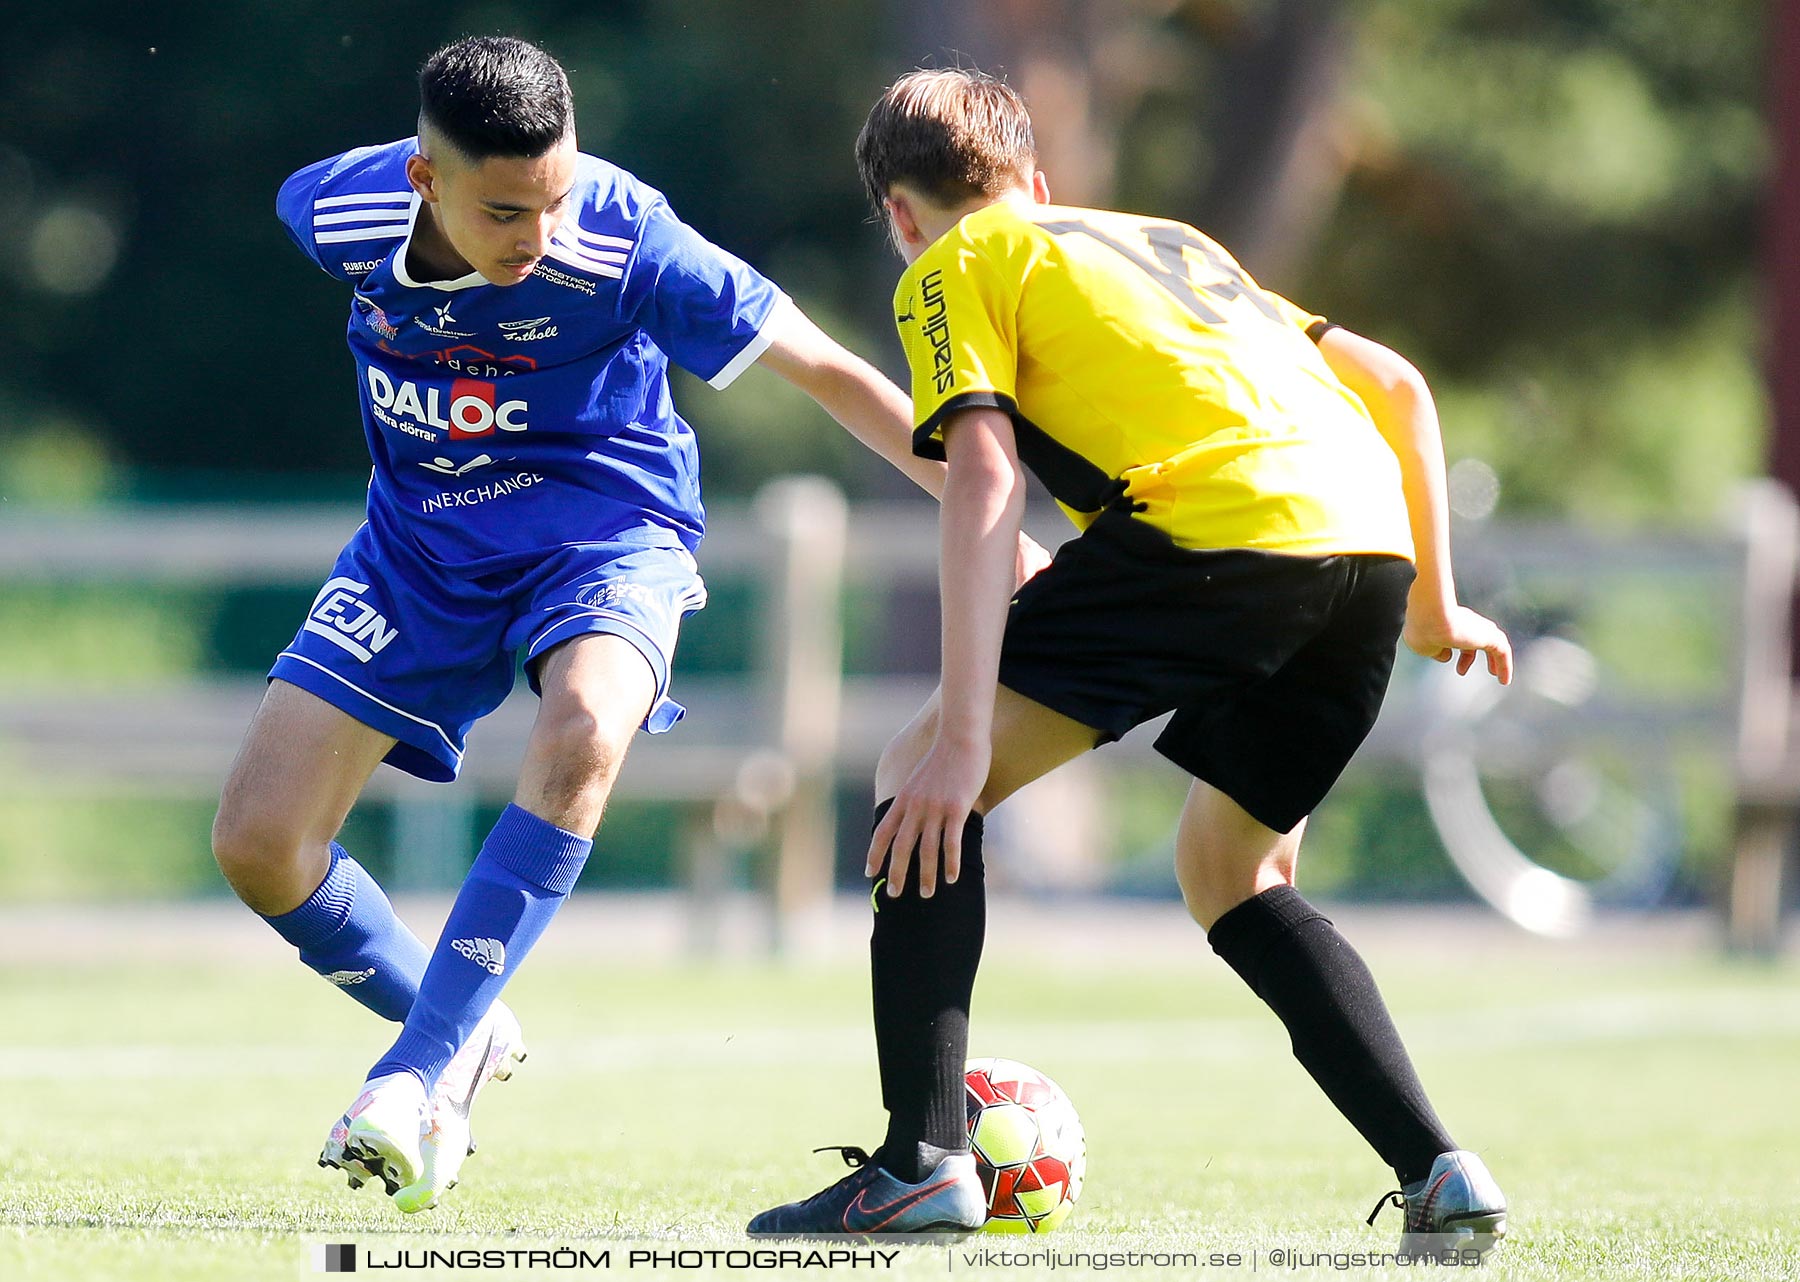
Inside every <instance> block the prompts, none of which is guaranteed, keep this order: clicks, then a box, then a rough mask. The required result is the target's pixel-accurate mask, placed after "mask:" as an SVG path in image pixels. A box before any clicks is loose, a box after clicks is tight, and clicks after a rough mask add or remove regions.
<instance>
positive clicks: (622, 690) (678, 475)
mask: <svg viewBox="0 0 1800 1282" xmlns="http://www.w3.org/2000/svg"><path fill="white" fill-rule="evenodd" d="M420 90H421V110H420V115H419V132H418V136H417V138H407V139H403V140H401V141H399V142H393V143H388V144H386V145H383V146H375V147H362V148H358V149H356V150H353V151H348V152H345V153H344V154H342V155H339V156H334V157H332V158H331V159H329V160H324V161H321V162H319V163H318V164H315V165H310V166H308V167H307V168H305V169H302V170H300V171H299V172H298V173H296V174H294V175H293V176H292V177H291V178H289V179H288V180H287V182H286V183H285V184H283V186H282V188H281V192H280V196H279V199H278V212H279V214H280V216H281V220H282V222H283V223H285V224H286V226H287V230H288V232H289V234H290V235H291V236H292V237H293V239H294V241H295V242H296V243H297V244H298V245H299V247H300V249H301V250H302V251H303V252H304V253H305V254H306V255H307V256H308V257H309V258H311V259H312V260H313V261H314V262H315V263H316V264H317V265H318V266H320V267H321V268H323V269H324V270H325V271H326V272H327V273H328V274H330V275H331V276H333V277H336V278H337V279H339V280H342V281H344V282H346V283H348V284H349V285H351V286H352V289H353V291H354V292H353V295H352V305H351V312H350V322H349V333H348V340H349V345H350V351H351V353H352V354H353V356H354V357H355V362H356V373H357V384H358V392H359V395H360V399H361V405H362V418H363V429H364V432H365V434H366V436H367V438H368V445H369V452H370V454H371V455H372V456H373V459H374V472H373V475H372V477H371V479H370V483H369V494H368V519H367V522H366V523H365V524H364V525H363V526H362V527H361V528H360V529H359V530H358V531H357V532H356V534H355V536H354V537H353V538H352V539H351V540H350V543H349V545H348V546H346V547H345V548H344V550H343V552H342V554H341V555H340V556H339V558H338V562H337V564H336V565H335V566H334V567H333V568H332V570H331V574H330V576H329V578H328V580H327V581H326V583H325V586H324V587H323V588H322V589H321V590H320V592H319V594H318V596H317V598H316V599H315V601H314V602H313V605H312V608H311V610H310V612H309V613H308V615H307V617H306V620H305V622H304V624H303V625H302V627H301V629H300V631H299V632H298V633H297V634H296V636H295V637H294V639H293V641H292V642H291V643H290V644H289V645H288V646H287V648H286V649H285V650H283V651H282V652H281V654H280V656H279V657H278V658H277V659H276V661H275V665H274V668H273V670H272V671H271V672H270V683H269V688H268V691H267V693H266V695H265V697H264V699H263V702H262V704H261V706H260V707H259V709H258V710H257V712H256V715H255V717H254V719H253V720H252V722H251V724H250V728H249V730H248V733H247V734H246V736H245V741H244V744H243V746H242V748H241V749H240V751H239V754H238V757H237V760H236V762H235V763H234V765H233V767H232V770H231V774H230V777H229V779H228V780H227V782H226V784H225V788H224V794H223V797H222V799H221V802H220V807H219V812H218V817H217V820H216V822H215V825H214V831H213V849H214V853H215V856H216V858H217V860H218V862H219V866H220V868H221V869H222V870H223V872H224V874H225V876H226V878H227V880H229V882H230V883H231V885H232V887H233V889H234V890H236V892H237V893H238V895H239V897H240V898H241V899H243V901H244V902H245V903H246V904H247V905H249V906H250V907H251V908H252V909H254V910H255V911H256V912H257V913H259V914H261V915H262V916H263V917H264V918H265V919H266V920H267V921H268V922H269V924H270V925H271V926H273V927H274V929H275V930H276V931H277V932H278V933H279V934H280V935H281V936H282V937H283V938H284V939H285V940H287V941H288V942H289V943H290V944H292V945H294V946H295V947H296V948H297V949H298V950H299V953H300V958H301V960H302V961H303V962H305V963H306V964H307V965H308V966H310V967H312V968H313V969H314V970H315V971H317V972H318V973H319V974H321V975H322V976H324V977H325V978H326V979H328V980H329V981H331V982H332V983H334V984H337V985H339V986H341V987H342V988H343V989H344V991H345V992H346V993H348V994H349V995H350V996H351V997H353V998H355V999H356V1000H357V1001H359V1002H361V1003H362V1004H363V1005H364V1006H366V1007H368V1008H369V1009H371V1010H373V1011H374V1012H376V1013H377V1014H379V1015H382V1016H384V1017H385V1018H387V1019H390V1020H394V1021H397V1022H401V1023H402V1024H403V1028H402V1030H401V1032H400V1034H399V1037H398V1038H397V1039H396V1041H395V1042H394V1044H393V1047H392V1048H391V1049H390V1050H389V1051H388V1052H387V1053H386V1054H384V1055H383V1056H382V1057H381V1058H380V1060H378V1061H377V1062H376V1063H375V1065H374V1066H373V1067H372V1068H371V1069H370V1070H369V1073H368V1076H367V1079H366V1081H365V1083H364V1085H363V1087H362V1089H361V1091H360V1092H359V1093H358V1095H357V1098H356V1100H355V1102H354V1103H353V1104H351V1106H350V1108H349V1109H348V1110H347V1111H346V1112H345V1114H344V1116H343V1117H342V1118H341V1119H339V1121H338V1123H337V1125H336V1126H334V1127H333V1128H332V1129H331V1131H330V1134H329V1137H328V1139H327V1141H326V1144H325V1147H324V1151H323V1152H322V1154H321V1156H320V1159H319V1160H320V1164H321V1165H325V1166H333V1167H337V1168H339V1169H342V1170H344V1171H345V1172H346V1173H347V1174H348V1175H349V1177H350V1183H351V1185H352V1187H357V1186H359V1185H360V1184H361V1183H363V1182H364V1181H366V1180H368V1179H370V1178H374V1179H379V1180H381V1181H382V1182H383V1183H384V1185H385V1186H386V1188H387V1191H388V1192H389V1193H390V1194H391V1195H392V1196H393V1198H394V1201H395V1203H396V1204H397V1205H399V1207H400V1208H401V1209H402V1210H404V1211H417V1210H422V1209H424V1208H427V1207H430V1206H432V1205H434V1204H435V1203H436V1201H437V1199H438V1197H439V1196H440V1195H441V1194H442V1193H443V1192H444V1191H445V1190H446V1189H447V1188H449V1187H451V1186H452V1185H453V1184H454V1183H455V1181H456V1178H457V1174H458V1171H459V1169H460V1167H461V1165H462V1162H463V1159H464V1157H465V1156H466V1154H467V1153H468V1152H469V1151H470V1147H471V1146H470V1143H469V1123H468V1112H469V1104H470V1103H471V1101H472V1100H473V1098H474V1096H475V1094H476V1092H477V1091H479V1090H480V1089H481V1087H482V1086H483V1085H484V1084H485V1083H486V1082H487V1081H489V1080H491V1079H494V1078H504V1077H506V1076H508V1075H509V1074H510V1072H511V1065H512V1063H513V1062H514V1061H516V1060H518V1059H521V1058H523V1046H522V1042H521V1037H520V1031H519V1025H518V1021H517V1020H516V1019H515V1018H514V1017H513V1015H512V1013H511V1012H510V1011H509V1010H507V1008H506V1007H505V1006H504V1005H503V1004H502V1003H500V1002H498V1001H497V1000H496V998H497V996H498V994H499V992H500V989H501V986H502V985H503V984H504V983H505V982H506V980H507V979H508V977H510V976H511V975H512V974H513V973H514V972H515V971H516V970H517V969H518V967H519V965H520V963H521V962H522V961H523V960H524V958H525V956H526V954H527V953H528V952H529V951H530V949H531V947H532V944H533V943H534V942H535V941H536V940H537V938H538V937H539V936H540V934H541V933H542V932H543V930H544V928H545V926H546V925H547V924H548V923H549V921H550V919H551V917H552V916H553V915H554V914H555V912H556V910H557V908H558V906H559V905H560V904H561V903H562V901H563V899H564V898H565V897H566V896H567V895H568V893H569V891H570V890H571V889H572V888H573V886H574V885H575V881H576V878H577V876H578V875H579V874H580V872H581V869H582V866H583V864H584V863H585V861H586V860H587V858H588V854H589V850H590V848H591V845H592V839H593V836H594V833H595V830H596V828H597V826H598V824H599V822H600V816H601V811H602V809H603V807H604V805H605V802H606V798H607V795H608V792H609V790H610V789H611V786H612V783H613V780H614V778H615V777H616V775H617V773H618V770H619V766H620V762H621V760H622V759H623V757H624V755H625V749H626V745H627V743H628V741H629V739H630V737H631V735H632V732H633V731H634V730H635V729H636V728H637V727H638V726H639V725H642V726H643V727H644V728H645V729H646V730H648V731H650V732H651V733H659V732H661V731H665V730H667V729H669V728H670V727H671V726H672V725H673V724H674V723H675V722H676V721H678V720H679V719H680V718H681V716H682V709H681V707H680V706H679V705H678V704H676V703H674V702H673V701H672V700H671V699H670V698H669V696H668V686H669V665H670V659H671V656H672V654H673V652H674V649H675V639H676V632H677V628H678V625H679V623H680V621H681V619H682V617H683V616H684V615H685V614H687V613H689V612H691V611H693V610H697V609H699V608H700V607H701V605H702V604H703V603H704V602H705V596H706V594H705V589H704V587H703V585H702V583H701V579H700V577H699V575H698V574H697V573H696V567H695V561H694V551H695V549H696V547H697V546H698V544H699V542H700V537H701V533H702V524H703V513H702V509H701V504H700V491H699V477H698V467H697V456H696V451H695V443H694V436H693V433H692V432H691V431H690V429H689V428H688V426H687V424H686V423H684V422H683V421H682V420H681V418H680V416H679V415H678V414H677V413H676V411H675V408H674V406H673V405H672V404H671V402H670V396H669V385H668V379H667V370H668V364H669V362H670V361H671V360H672V361H674V362H676V363H677V364H679V365H681V366H683V367H684V368H686V369H688V370H690V371H692V372H693V373H695V374H697V375H699V376H700V377H702V378H704V379H706V380H707V381H708V382H709V383H711V384H712V385H713V386H715V387H724V386H726V385H727V384H729V383H730V382H731V381H732V380H733V379H735V378H736V377H737V376H738V375H739V374H740V373H742V372H743V370H744V369H746V368H747V367H748V366H749V365H751V364H752V363H761V364H763V365H765V366H767V367H769V368H771V369H773V370H774V371H775V372H776V373H777V374H779V375H781V376H782V377H784V378H785V379H787V380H788V381H790V382H792V383H793V384H795V385H796V386H798V387H800V388H801V389H803V390H804V391H806V392H808V393H809V394H810V395H811V396H812V397H813V398H814V399H815V400H817V401H818V403H819V404H820V405H821V406H823V407H824V408H825V409H826V410H827V411H828V412H830V413H831V414H832V416H833V417H834V418H836V419H837V420H838V421H839V422H840V423H842V424H843V425H844V426H845V427H847V428H848V429H849V430H850V431H852V432H853V433H854V434H855V435H857V436H858V437H859V438H860V439H861V440H863V441H864V442H865V443H866V444H868V445H869V446H870V447H871V448H873V449H875V450H876V451H877V452H878V453H880V454H882V455H883V456H884V457H886V458H887V459H889V460H890V461H892V462H893V463H894V464H895V466H897V467H899V468H900V469H901V470H902V471H904V472H905V473H906V474H907V475H909V476H910V477H912V478H913V479H914V480H915V481H917V482H918V483H919V484H920V485H922V486H924V487H925V488H926V489H928V490H930V491H932V492H933V493H939V494H941V493H942V489H943V469H942V467H941V466H940V465H938V464H934V463H930V462H927V461H925V460H917V459H914V458H913V456H912V452H911V448H910V442H911V425H912V419H911V409H910V403H909V402H908V400H907V398H906V397H905V396H904V395H903V394H902V393H901V392H900V391H899V389H897V388H895V387H894V386H893V385H892V384H891V383H889V382H888V381H887V380H886V379H885V378H884V377H882V376H881V375H880V374H879V373H877V372H876V371H875V370H874V369H872V368H871V367H870V366H868V365H867V364H865V363H864V362H862V361H860V360H858V359H857V358H856V357H854V356H852V355H851V354H850V353H849V352H847V351H845V350H844V349H843V348H841V347H839V346H838V345H837V344H836V343H834V342H833V341H832V340H831V339H829V338H827V337H826V336H825V335H824V334H823V333H821V332H820V331H819V330H818V329H817V327H815V326H814V325H813V324H812V323H811V322H810V321H808V320H807V319H806V318H805V317H804V316H803V315H802V314H801V312H800V311H799V309H798V308H796V307H795V306H794V305H793V303H792V302H790V301H789V300H788V299H787V298H786V296H785V295H784V294H783V293H782V292H781V291H780V290H779V289H777V288H776V287H775V286H774V285H773V284H771V283H770V282H769V281H768V280H767V279H765V278H764V277H763V276H761V275H759V274H758V273H757V272H756V271H755V270H753V269H752V268H750V267H749V266H747V265H746V264H745V263H743V262H742V261H740V260H739V259H737V258H735V257H733V256H732V255H731V254H729V253H727V252H725V251H724V250H722V249H719V248H718V247H717V246H715V245H712V244H710V243H709V242H708V241H706V240H705V239H703V238H702V237H701V236H700V235H699V234H697V233H696V232H695V231H693V230H692V229H690V228H689V227H687V226H686V225H685V224H683V223H682V222H681V221H680V220H679V219H677V218H676V216H675V214H674V213H673V212H672V211H671V210H670V208H669V205H668V203H667V201H665V200H664V198H663V197H662V195H661V194H660V193H659V192H657V191H656V190H654V189H653V188H651V187H648V186H646V185H645V184H644V183H642V182H640V181H639V180H638V179H637V178H635V177H634V176H632V175H631V174H629V173H627V172H625V171H624V170H622V169H620V168H618V167H617V166H615V165H612V164H609V163H608V162H606V161H604V160H600V159H597V158H595V157H593V156H589V155H585V154H582V153H581V152H579V151H578V150H577V149H576V142H575V133H574V109H573V103H572V99H571V96H570V92H569V85H568V81H567V78H566V77H565V75H564V73H563V70H562V68H561V67H560V66H559V65H558V64H557V62H556V60H555V59H554V58H552V57H551V56H550V55H549V54H547V53H545V52H544V51H542V50H541V49H538V48H537V47H535V46H533V45H531V44H528V43H526V42H523V41H519V40H514V39H509V38H501V37H479V38H472V39H465V40H461V41H458V42H456V43H454V44H452V45H449V46H447V47H446V48H444V49H442V50H440V51H439V52H437V53H436V54H434V55H433V56H432V57H431V58H430V59H429V60H428V61H427V62H426V64H425V66H424V67H423V69H422V70H421V72H420ZM1035 551H1036V550H1035V545H1031V546H1030V548H1029V549H1028V550H1026V551H1023V552H1022V556H1030V555H1033V554H1034V552H1035ZM515 654H516V655H519V656H520V657H522V658H523V660H524V665H525V671H526V674H527V676H528V679H529V680H530V683H531V685H532V687H533V689H534V690H536V691H537V693H538V695H539V696H540V703H539V707H538V713H537V718H536V721H535V724H534V725H533V728H532V732H531V737H530V741H529V744H528V746H527V748H526V751H525V758H524V762H523V764H522V766H521V769H520V774H519V782H518V788H517V791H516V793H515V795H514V798H513V803H512V804H511V805H509V806H508V807H507V808H506V810H505V812H504V813H503V814H502V815H501V816H500V819H499V821H498V822H497V823H496V824H495V826H494V828H493V830H492V832H491V833H489V834H488V836H487V839H486V841H485V842H484V843H483V845H482V848H481V851H480V853H479V855H478V856H477V858H476V860H475V863H474V865H473V867H472V868H471V869H470V871H469V874H468V877H467V879H466V880H465V881H464V882H463V885H462V888H461V890H460V892H459V893H458V895H457V898H456V901H455V903H454V906H453V907H452V908H451V911H450V916H449V919H448V921H447V922H446V924H445V926H444V929H443V934H442V936H441V937H440V938H439V940H438V942H437V945H436V947H435V948H434V949H427V948H426V946H425V945H424V944H423V943H422V942H421V941H420V940H419V939H418V938H417V937H416V936H414V935H413V934H412V933H411V932H410V931H409V930H408V929H407V928H406V926H405V925H403V924H402V923H401V922H400V920H399V919H398V917H396V916H395V914H394V910H393V908H392V906H391V905H390V904H389V902H388V900H387V897H386V896H385V895H384V894H383V893H382V890H381V888H380V887H379V886H378V885H377V884H376V883H375V882H374V880H372V879H371V878H370V876H369V874H368V873H367V872H366V871H365V870H364V869H363V868H362V867H361V866H359V865H358V864H357V862H356V861H355V860H354V859H353V858H351V857H350V855H349V854H347V853H346V852H345V851H344V849H343V848H342V847H341V846H339V845H338V844H337V843H336V841H335V838H336V836H337V834H338V831H339V829H340V828H341V826H342V824H343V822H344V819H345V817H346V815H347V814H348V812H349V810H350V807H351V805H352V804H353V803H354V802H355V800H356V798H357V796H358V795H359V794H360V792H361V791H362V788H363V786H364V785H365V784H366V782H367V781H368V779H369V777H370V775H371V774H372V773H373V772H374V770H375V767H376V766H377V765H379V764H380V763H381V762H383V761H386V762H388V763H389V764H391V765H394V766H396V767H398V768H400V769H402V770H405V771H408V772H409V773H411V774H414V775H418V776H420V777H422V778H425V779H430V780H436V781H449V780H452V779H454V778H455V777H456V773H457V769H458V767H459V765H460V763H461V760H462V755H463V740H464V735H465V734H466V732H467V731H468V729H469V727H470V725H471V724H472V723H473V722H475V721H476V720H477V719H478V718H480V717H482V716H483V715H485V714H486V713H488V712H490V711H492V710H493V709H494V708H496V707H497V706H499V704H500V702H501V701H502V700H503V699H504V698H505V697H506V695H507V693H508V691H509V690H510V688H511V686H512V683H513V663H514V656H515Z"/></svg>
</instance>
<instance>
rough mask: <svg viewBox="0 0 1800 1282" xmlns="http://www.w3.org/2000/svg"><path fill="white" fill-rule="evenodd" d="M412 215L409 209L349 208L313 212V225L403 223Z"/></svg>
mask: <svg viewBox="0 0 1800 1282" xmlns="http://www.w3.org/2000/svg"><path fill="white" fill-rule="evenodd" d="M411 217H412V210H410V209H351V210H346V211H342V212H339V213H335V214H314V215H313V226H314V227H333V226H336V225H337V224H339V223H403V222H405V221H406V220H407V219H408V218H411Z"/></svg>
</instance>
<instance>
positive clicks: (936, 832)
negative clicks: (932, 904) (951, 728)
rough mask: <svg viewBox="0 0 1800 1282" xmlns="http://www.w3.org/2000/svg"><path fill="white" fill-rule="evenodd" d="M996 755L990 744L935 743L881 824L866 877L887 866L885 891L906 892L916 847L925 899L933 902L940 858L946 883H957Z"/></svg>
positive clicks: (874, 840) (895, 893)
mask: <svg viewBox="0 0 1800 1282" xmlns="http://www.w3.org/2000/svg"><path fill="white" fill-rule="evenodd" d="M992 757H993V752H992V749H991V748H990V747H989V746H988V745H987V744H985V743H983V744H980V745H971V746H957V745H952V744H947V743H945V741H944V740H943V739H941V738H940V739H939V740H938V741H937V742H936V743H934V744H933V745H932V747H931V751H930V752H928V753H926V754H925V759H924V760H923V761H921V762H920V763H919V765H918V768H917V769H916V770H914V771H913V773H912V778H910V779H908V780H907V781H906V786H905V787H903V788H901V789H900V792H899V794H898V795H896V796H895V798H894V804H893V805H892V806H891V807H889V808H888V812H887V814H886V815H884V816H883V817H882V820H881V822H880V824H878V825H876V828H875V836H874V838H873V839H872V840H871V841H870V842H869V858H868V862H867V864H866V866H865V867H864V875H865V876H869V877H873V876H875V874H876V873H877V872H879V871H880V870H881V868H882V865H883V864H885V865H886V866H887V877H886V884H885V886H884V887H883V892H884V893H885V894H887V895H888V896H889V897H892V896H895V895H898V894H899V893H900V892H901V891H902V890H904V889H905V888H906V877H907V871H908V868H909V866H910V865H911V863H912V861H913V853H914V851H915V849H916V850H917V852H918V860H919V868H918V878H919V895H920V896H921V897H922V898H925V899H930V898H931V896H932V895H933V894H934V893H935V892H936V890H937V885H938V875H939V874H938V869H939V863H940V860H941V862H942V867H943V879H944V884H946V885H948V884H950V883H951V882H953V881H955V880H956V879H957V877H959V876H960V875H961V874H962V833H963V825H964V824H966V823H967V822H968V821H969V813H970V811H972V810H974V808H975V802H976V800H977V799H978V798H979V797H980V796H981V789H982V786H983V785H984V784H986V783H987V775H988V766H989V764H990V762H991V760H992Z"/></svg>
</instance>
